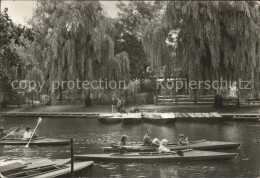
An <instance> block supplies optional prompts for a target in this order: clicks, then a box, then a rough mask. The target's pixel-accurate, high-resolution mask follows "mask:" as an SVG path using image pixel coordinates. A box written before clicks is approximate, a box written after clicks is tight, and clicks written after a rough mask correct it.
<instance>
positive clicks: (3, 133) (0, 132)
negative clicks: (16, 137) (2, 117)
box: [0, 127, 7, 139]
mask: <svg viewBox="0 0 260 178" xmlns="http://www.w3.org/2000/svg"><path fill="white" fill-rule="evenodd" d="M6 135H7V132H6V131H5V129H4V127H0V139H1V138H3V137H5V136H6Z"/></svg>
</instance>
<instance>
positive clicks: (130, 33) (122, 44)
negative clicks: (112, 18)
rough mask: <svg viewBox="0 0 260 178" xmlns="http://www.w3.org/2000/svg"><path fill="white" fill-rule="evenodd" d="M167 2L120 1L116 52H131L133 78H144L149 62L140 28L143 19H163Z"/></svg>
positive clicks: (118, 5)
mask: <svg viewBox="0 0 260 178" xmlns="http://www.w3.org/2000/svg"><path fill="white" fill-rule="evenodd" d="M164 4H165V2H159V1H155V2H145V1H131V2H129V3H127V4H125V3H123V2H119V3H118V4H117V7H118V8H119V10H120V12H119V13H118V16H117V23H116V30H117V36H116V39H117V41H116V47H115V49H116V52H122V51H126V52H127V53H128V54H129V60H130V70H131V71H130V73H131V78H140V77H141V78H142V77H143V78H144V77H145V76H144V74H145V70H146V67H147V66H148V63H147V56H146V54H145V51H144V48H143V45H142V41H141V35H142V34H141V32H140V31H139V30H138V29H139V26H140V25H141V24H142V22H143V21H149V22H152V21H157V20H159V19H161V14H162V13H161V11H162V9H163V5H164Z"/></svg>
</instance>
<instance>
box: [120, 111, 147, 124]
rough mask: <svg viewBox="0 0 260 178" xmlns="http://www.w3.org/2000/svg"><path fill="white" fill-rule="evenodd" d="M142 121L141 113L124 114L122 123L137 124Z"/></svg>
mask: <svg viewBox="0 0 260 178" xmlns="http://www.w3.org/2000/svg"><path fill="white" fill-rule="evenodd" d="M141 121H142V114H141V113H127V114H122V123H124V124H137V123H140V122H141Z"/></svg>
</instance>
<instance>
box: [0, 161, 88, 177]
mask: <svg viewBox="0 0 260 178" xmlns="http://www.w3.org/2000/svg"><path fill="white" fill-rule="evenodd" d="M19 161H21V160H17V163H16V164H21V163H20V162H19ZM69 162H70V159H58V160H53V161H51V160H49V159H31V160H27V161H26V162H25V164H23V165H24V166H23V167H21V168H19V169H18V166H17V165H16V167H17V168H16V169H14V165H13V164H14V163H11V164H9V165H7V166H9V167H10V168H13V171H12V172H10V171H9V172H6V171H5V172H2V173H4V174H3V175H4V176H6V177H60V176H70V174H71V165H70V164H68V163H69ZM7 166H5V167H7ZM92 166H93V161H87V162H80V163H74V174H76V173H78V172H81V171H83V170H85V169H87V168H89V167H92ZM1 168H2V167H1ZM10 168H9V169H10ZM15 170H16V171H15Z"/></svg>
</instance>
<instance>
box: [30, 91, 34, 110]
mask: <svg viewBox="0 0 260 178" xmlns="http://www.w3.org/2000/svg"><path fill="white" fill-rule="evenodd" d="M31 99H32V107H33V108H34V103H33V94H31Z"/></svg>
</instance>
